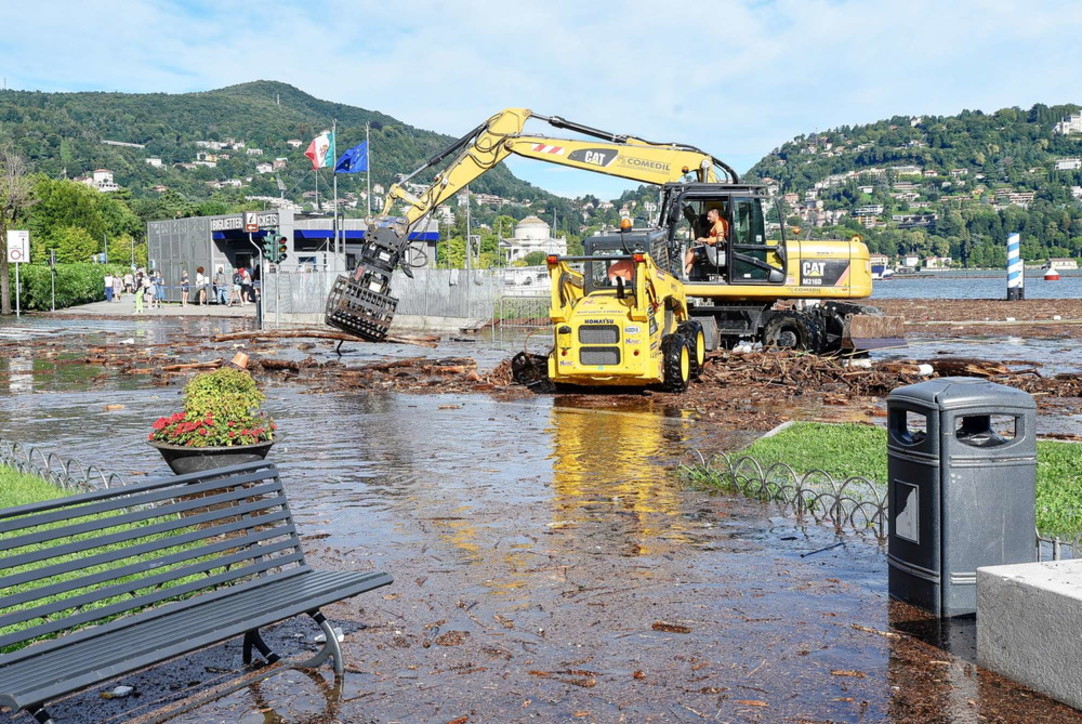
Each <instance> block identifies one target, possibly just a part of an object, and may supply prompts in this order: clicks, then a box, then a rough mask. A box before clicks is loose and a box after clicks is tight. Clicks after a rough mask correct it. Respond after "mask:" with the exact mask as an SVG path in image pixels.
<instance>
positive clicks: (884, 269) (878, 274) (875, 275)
mask: <svg viewBox="0 0 1082 724" xmlns="http://www.w3.org/2000/svg"><path fill="white" fill-rule="evenodd" d="M892 276H894V270H893V269H891V268H890V267H889V266H886V265H885V264H872V280H873V281H882V280H884V279H890V278H891V277H892Z"/></svg>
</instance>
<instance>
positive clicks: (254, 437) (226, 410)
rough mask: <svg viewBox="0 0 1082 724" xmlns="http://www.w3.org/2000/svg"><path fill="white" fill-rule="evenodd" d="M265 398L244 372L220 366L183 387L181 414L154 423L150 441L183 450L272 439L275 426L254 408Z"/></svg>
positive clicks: (247, 443)
mask: <svg viewBox="0 0 1082 724" xmlns="http://www.w3.org/2000/svg"><path fill="white" fill-rule="evenodd" d="M266 399H267V398H266V395H264V394H263V393H262V392H260V390H259V387H258V386H257V385H256V382H255V380H254V379H252V376H251V375H249V374H248V373H247V372H245V371H243V370H239V369H236V368H233V367H222V368H220V369H217V370H214V371H213V372H205V373H203V374H201V375H196V376H195V377H193V378H192V379H191V381H189V382H188V384H187V385H185V386H184V411H183V412H178V413H175V414H173V415H170V416H168V417H160V418H158V419H157V420H155V422H154V425H153V427H154V431H153V432H152V433H150V435H149V439H150V440H155V441H157V442H163V443H168V444H170V445H182V446H185V447H217V446H231V445H251V444H253V443H256V442H266V441H268V440H273V439H274V431H275V429H277V426H276V425H275V424H274V421H273V420H271V419H270V418H268V417H266V416H265V415H263V414H262V413H260V412H258V411H257V409H256V408H258V407H259V406H260V405H261V404H263V401H264V400H266Z"/></svg>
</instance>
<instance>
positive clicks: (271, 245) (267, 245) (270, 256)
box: [260, 234, 278, 263]
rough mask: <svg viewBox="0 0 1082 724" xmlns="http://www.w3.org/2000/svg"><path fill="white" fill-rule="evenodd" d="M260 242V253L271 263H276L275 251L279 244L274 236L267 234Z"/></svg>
mask: <svg viewBox="0 0 1082 724" xmlns="http://www.w3.org/2000/svg"><path fill="white" fill-rule="evenodd" d="M260 244H261V248H260V253H261V254H262V255H263V258H264V259H266V260H267V261H269V262H271V263H274V253H275V251H276V250H277V248H278V246H277V244H276V243H275V241H274V236H273V235H271V234H267V235H266V236H264V237H263V238H262V239H260Z"/></svg>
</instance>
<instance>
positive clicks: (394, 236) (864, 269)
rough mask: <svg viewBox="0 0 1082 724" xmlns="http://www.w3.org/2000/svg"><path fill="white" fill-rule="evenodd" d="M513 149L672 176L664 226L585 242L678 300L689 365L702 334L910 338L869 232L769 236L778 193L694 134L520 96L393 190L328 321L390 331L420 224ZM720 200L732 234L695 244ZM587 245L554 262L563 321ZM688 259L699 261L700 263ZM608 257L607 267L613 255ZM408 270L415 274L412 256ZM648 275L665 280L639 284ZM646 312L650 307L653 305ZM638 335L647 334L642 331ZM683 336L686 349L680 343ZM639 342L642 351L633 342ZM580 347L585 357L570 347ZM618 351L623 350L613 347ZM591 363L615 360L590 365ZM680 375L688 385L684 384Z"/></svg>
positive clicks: (673, 329) (710, 342)
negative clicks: (420, 181) (894, 312)
mask: <svg viewBox="0 0 1082 724" xmlns="http://www.w3.org/2000/svg"><path fill="white" fill-rule="evenodd" d="M530 119H536V120H540V121H545V122H547V123H548V124H549V125H551V126H553V127H555V128H558V129H565V130H569V131H573V132H575V133H579V134H582V135H584V136H588V137H590V138H588V139H559V138H550V137H547V136H544V135H537V134H526V133H524V132H523V129H524V127H525V124H526V122H527V121H528V120H530ZM456 153H457V154H458V155H457V157H456V158H455V159H454V160H453V161H452V162H450V163H449V164H448V165H447V167H446V168H445V169H444V170H443V171H441V172H439V173H436V174H435V176H434V178H433V179H432V182H431V183H430V184H429V185H428V186H427V187H426V188H425V190H424V192H423V193H421V194H419V195H414V194H411V193H410V192H409V191H407V190H406V188H405V184H406V182H408V181H409V180H410V179H412V178H414V177H416V176H417V175H418V174H420V173H422V172H424V171H426V170H428V169H431V168H433V167H435V166H437V165H438V164H440V163H442V162H443V161H445V160H446V159H447V158H449V157H450V156H452V155H453V154H456ZM511 155H516V156H522V157H525V158H533V159H537V160H540V161H546V162H549V163H555V164H558V165H561V166H567V167H572V168H580V169H583V170H588V171H593V172H596V173H603V174H606V175H610V176H617V177H620V178H625V179H629V180H632V181H637V182H640V183H647V184H654V185H657V186H659V187H660V190H661V204H660V212H659V216H658V219H657V221H656V223H655V224H654V225H652V226H650V227H649V228H641V229H621V231H620V232H618V233H616V234H611V235H604V236H600V237H590V238H588V239H586V240H584V247H585V249H586V252H585V257H597V256H602V257H609V258H608V259H606V260H605V263H616V261H631V263H632V264H633V265H634V267H635V268H636V269H637V270H639V271H640V272H642V273H640V274H638V275H637V276H636V275H632V276H631V278H629V279H628V280H626V287H627V288H626V291H625V293H624V294H625V296H623V297H621V298H622V299H624V300H627V299H631V300H635V304H639V303H640V302H641V303H642V304H645V305H647V306H654V308H655V311H656V310H657V309H660V308H664V309H666V310H667V312H668V314H667V316H665V317H664V319H666V320H667V321H666V322H665V323H664V324H662V325H661V330H662V336H663V337H664V336H667V335H674V334H677V333H679V335H680V336H681V337H682V338H683V339H684V341H685V343H686V344H688V346H689V348H690V357H691V359H690V360H689V361H688V363H687V367H688V369H689V371H690V370H693V369H694V368H695V361H696V360H697V359H701V356H702V354H703V351H702V350H700V349H699V343H698V342H697V341H696V340H698V339H701V340H702V345H703V346H705V349H707V350H710V349H716V348H718V347H720V346H733V345H735V344H736V343H738V342H740V341H742V340H744V341H760V342H762V343H763V344H764V345H772V346H780V347H791V348H797V349H805V350H808V351H811V352H815V353H823V354H833V353H839V352H861V351H863V350H868V349H872V348H874V347H877V346H886V345H896V344H900V343H902V335H901V324H902V322H901V319H900V318H896V317H887V316H884V315H882V314H881V313H879V311H878V310H877V309H876V308H875V307H871V306H867V305H865V304H862V303H860V302H859V301H858V300H862V299H866V298H867V297H869V296H870V295H871V292H872V281H871V279H872V277H871V264H870V261H869V257H868V248H867V246H865V245H864V244H863V242H861V241H860V240H859V239H858V238H856V237H854V238H852V239H849V240H847V241H810V240H797V239H789V238H786V233H785V232H786V230H785V226H784V223H780V224H779V229H780V235H779V236H780V238H779V239H768V238H767V232H766V219H765V216H764V206H767V207H769V206H770V205H771V204H772V203H773V199H772V198H771V197H770V196H769V194H768V193H767V190H766V188H765V187H763V186H761V185H755V184H744V183H741V182H740V179H739V177H738V175H737V173H736V172H735V171H734V170H733V169H732V168H731V167H730V166H728V165H727V164H725V163H724V162H722V161H720V160H718V159H717V158H715V157H714V156H712V155H710V154H708V153H706V152H704V151H701V150H700V149H698V148H695V147H693V146H688V145H684V144H679V143H655V142H651V141H646V140H644V139H641V138H636V137H633V136H628V135H621V134H614V133H610V132H607V131H602V130H599V129H596V128H592V127H590V126H586V125H583V124H580V123H575V122H572V121H568V120H566V119H563V118H560V117H558V116H543V115H539V114H536V113H533V112H532V111H530V110H528V109H524V108H509V109H506V110H503V111H501V112H499V113H497V114H495V115H493V116H492V117H491V118H489V119H488V120H487V121H486V122H485V123H482V124H481V125H479V126H478V127H477V128H475V129H473V130H472V131H470V132H469V133H468V134H466V135H465V136H463V137H462V138H460V139H459V140H457V141H455V142H454V143H452V144H451V145H450V146H448V147H447V148H446V149H444V150H443V151H441V152H440V153H438V154H436V155H435V156H433V157H432V158H430V159H429V160H428V161H426V162H425V163H424V164H423V165H421V166H420V167H419V168H418V169H417V170H415V171H414V172H413V173H411V174H409V175H408V176H406V177H404V178H403V179H402V180H401V181H400V182H399V183H396V184H394V185H393V186H392V187H391V188H390V190H389V192H388V194H387V196H386V200H385V204H384V207H383V211H382V213H381V214H380V216H378V217H377V218H375V219H373V220H371V223H370V225H369V228H368V231H367V233H366V237H365V242H364V246H363V248H362V250H361V254H360V256H359V259H360V261H359V264H358V266H357V267H356V269H355V270H354V272H353V274H352V276H345V275H343V276H340V277H339V278H338V279H337V281H336V282H335V284H334V286H333V288H332V291H331V294H330V296H329V298H328V300H327V308H326V321H327V323H328V324H330V325H331V326H335V327H338V328H340V329H342V330H344V331H347V332H349V333H352V334H355V335H357V336H359V337H361V338H363V339H367V340H370V341H379V340H381V339H383V338H384V337H385V335H386V334H387V329H388V328H389V326H390V323H391V321H392V319H393V317H394V311H395V307H396V305H397V300H396V299H395V298H394V297H393V296H391V294H390V282H391V277H392V275H393V273H394V271H395V269H396V268H397V267H398V266H399V264H400V261H401V259H402V255H403V252H404V251H405V249H406V246H407V245H408V238H409V237H408V232H409V230H410V229H411V228H412V227H413V226H414V225H416V224H417V223H418V222H419V221H420V220H421V219H422V218H424V217H425V216H426V215H427V214H429V213H430V212H432V211H433V210H434V209H435V208H436V207H437V206H438V205H439V204H441V203H443V202H444V201H446V200H448V199H449V198H451V197H452V196H454V195H455V194H456V193H458V192H459V191H461V190H462V189H463V188H464V187H465V186H466V185H467V184H469V183H470V182H472V181H473V180H474V179H476V178H478V177H479V176H481V175H482V174H484V173H485V172H487V171H489V170H490V169H492V168H493V167H494V166H496V164H498V163H500V162H501V161H503V160H504V159H505V158H507V157H509V156H511ZM398 203H404V204H405V213H404V215H403V216H400V217H396V216H394V215H392V211H394V208H395V205H396V204H398ZM711 209H716V210H717V212H718V214H719V215H720V216H721V218H723V219H724V220H725V221H726V222H727V226H728V229H729V232H728V238H727V239H725V240H724V243H719V244H717V245H716V246H714V247H709V248H707V249H705V250H704V252H703V253H696V254H693V255H689V254H687V250H688V249H689V248H692V247H693V246H694V245H695V240H696V239H698V238H700V237H701V236H702V234H703V232H704V229H705V223H706V222H705V219H706V216H707V214H708V212H709V211H710V210H711ZM777 212H778V213H777V218H778V220H779V221H781V220H783V218H784V217H783V216H782V214H781V210H780V209H777ZM616 256H621V257H624V258H623V259H615V258H614V257H616ZM585 257H584V258H581V259H579V258H565V259H564V260H563V261H561V260H559V259H555V260H554V259H552V258H550V259H549V261H548V266H549V272H550V276H551V277H552V279H553V282H554V283H553V295H554V297H553V307H552V310H553V312H554V320H555V317H556V316H560V315H562V314H566V313H567V309H564V307H566V306H567V304H574V305H577V304H580V303H581V300H584V299H586V298H587V297H588V296H589V294H581V295H579V296H576V294H578V292H581V291H583V290H584V289H587V288H589V287H591V282H588V281H586V277H583V276H582V273H581V272H577V271H574V270H573V269H572V268H571V266H569V265H572V264H576V263H580V262H581V263H586V261H587V259H586V258H585ZM688 257H693V261H691V262H690V263H688ZM647 260H649V261H647ZM595 261H597V262H598V266H597V269H598V270H600V269H601V266H600V264H601V263H602V261H601V260H595ZM686 264H687V266H686ZM403 271H404V272H405V273H407V274H408V273H409V270H408V268H406V267H403ZM591 273H593V270H592V269H591V270H588V272H587V276H589V274H591ZM576 275H578V276H577V277H576ZM640 283H645V284H646V286H647V287H648V288H650V289H652V290H653V291H652V292H651V291H641V292H640V289H639V286H638V285H639V284H640ZM569 290H578V292H575V293H572V292H571V291H569ZM593 291H600V289H597V290H593ZM605 293H606V294H608V293H609V292H608V291H606V292H605ZM559 294H563V297H560V296H558V295H559ZM651 294H654V295H657V294H660V296H651ZM561 309H563V311H562V312H561V311H560V310H561ZM637 313H639V314H641V310H639V312H637ZM692 322H694V323H695V324H690V323H692ZM554 323H555V324H556V329H555V332H554V334H555V339H556V340H557V349H559V346H560V345H559V341H560V340H561V335H563V337H562V338H563V340H564V341H565V342H566V341H568V340H570V339H571V337H574V336H575V333H577V332H575V330H572V332H574V333H568V332H561V331H560V330H561V329H562V328H564V327H567V324H563V325H562V326H561V323H560V322H554ZM631 326H634V325H633V324H632V325H631ZM678 328H679V329H678ZM569 334H570V337H569V336H568V335H569ZM622 334H623V333H621V335H622ZM587 337H589V334H587ZM622 338H623V337H622V336H621V339H622ZM631 338H632V339H637V337H636V336H635V335H632V336H631ZM689 340H690V341H689ZM655 342H656V349H658V350H660V348H661V346H662V341H661V339H660V338H659V339H657V340H653V341H651V342H650V344H651V345H654V344H655ZM575 344H576V345H577V344H578V343H577V342H576V343H575ZM587 346H589V345H587ZM609 346H612V345H609ZM670 346H671V347H672V348H673V349H676V348H677V347H678V346H679V345H676V344H675V343H672V344H670ZM595 351H596V350H595ZM626 351H627V352H628V353H629V354H632V355H633V350H626ZM584 352H586V353H587V354H586V357H587V358H589V359H592V358H593V356H592V353H589V350H586V349H585V347H584V348H583V349H579V350H577V355H578V358H580V359H581V356H582V354H583V353H584ZM557 353H558V352H557ZM674 354H675V353H674ZM568 356H575V355H574V354H572V352H570V351H569V352H568ZM640 356H641V355H640ZM654 356H657V355H654ZM619 357H620V359H621V360H622V361H621V362H620V363H618V364H617V365H616V366H617V367H619V366H620V365H623V364H625V363H626V361H627V360H630V359H632V357H631V356H628V355H625V354H623V351H622V352H621V354H620V355H619ZM607 359H610V360H611V359H612V355H611V354H610V356H609V358H607ZM659 360H660V361H659V365H660V367H659V368H660V369H663V368H664V367H665V366H666V363H665V362H664V355H661V356H660V357H659ZM680 364H682V363H675V362H670V363H668V366H669V367H672V368H674V369H675V368H677V367H679V365H680ZM550 366H551V365H550ZM591 366H592V367H594V368H599V367H601V368H603V367H606V366H609V367H612V365H582V368H583V370H584V369H585V368H586V367H591ZM558 367H559V365H558V364H557V368H558ZM594 372H597V373H598V374H596V375H594V377H596V378H604V377H605V376H606V374H605V373H606V371H605V370H597V369H595V370H594ZM625 372H626V370H625ZM618 376H619V375H618ZM624 376H625V377H626V376H627V375H624ZM648 376H654V377H656V376H657V375H656V374H653V373H651V375H648ZM681 376H683V375H682V374H681ZM661 377H664V375H663V374H662V375H661ZM644 379H645V378H644ZM594 381H595V382H596V381H597V380H594ZM585 383H586V382H584V384H585ZM613 384H615V382H613ZM670 386H674V387H675V388H679V387H680V383H679V382H678V381H676V382H673V383H672V384H671V385H670Z"/></svg>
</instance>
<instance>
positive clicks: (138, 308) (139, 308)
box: [132, 279, 143, 314]
mask: <svg viewBox="0 0 1082 724" xmlns="http://www.w3.org/2000/svg"><path fill="white" fill-rule="evenodd" d="M132 283H133V284H134V283H135V280H134V279H133V280H132ZM132 296H134V297H135V313H136V314H142V313H143V290H142V289H136V290H135V292H134V294H133V295H132Z"/></svg>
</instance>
